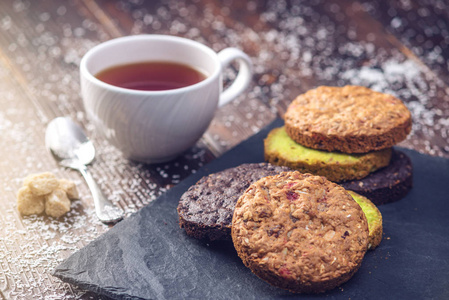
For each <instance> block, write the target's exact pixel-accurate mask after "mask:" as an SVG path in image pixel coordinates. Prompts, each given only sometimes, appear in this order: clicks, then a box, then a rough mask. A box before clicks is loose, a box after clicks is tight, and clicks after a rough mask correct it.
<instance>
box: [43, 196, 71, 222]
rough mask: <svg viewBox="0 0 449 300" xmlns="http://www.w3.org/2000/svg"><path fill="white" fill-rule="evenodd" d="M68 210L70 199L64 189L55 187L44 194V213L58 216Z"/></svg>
mask: <svg viewBox="0 0 449 300" xmlns="http://www.w3.org/2000/svg"><path fill="white" fill-rule="evenodd" d="M69 211H70V200H69V198H68V197H67V194H66V192H65V191H63V190H61V189H56V190H54V191H53V192H51V193H50V194H48V195H47V196H45V213H46V214H47V215H48V216H51V217H54V218H59V217H61V216H63V215H64V214H66V213H67V212H69Z"/></svg>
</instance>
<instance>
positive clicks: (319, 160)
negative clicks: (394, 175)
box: [264, 127, 391, 182]
mask: <svg viewBox="0 0 449 300" xmlns="http://www.w3.org/2000/svg"><path fill="white" fill-rule="evenodd" d="M264 151H265V160H266V161H268V162H269V163H272V164H274V165H280V166H287V167H289V168H291V169H294V170H298V171H300V172H303V173H312V174H315V175H320V176H324V177H326V178H327V179H329V180H330V181H335V182H342V181H347V180H354V179H361V178H364V177H366V176H367V175H368V174H370V173H371V172H374V171H376V170H378V169H379V168H382V167H385V166H387V165H388V164H389V162H390V158H391V148H387V149H383V150H379V151H372V152H368V153H353V154H347V153H341V152H328V151H322V150H317V149H312V148H307V147H305V146H302V145H300V144H298V143H296V142H295V141H294V140H292V139H291V138H290V137H289V136H288V134H287V132H286V131H285V127H281V128H275V129H273V130H272V131H271V132H270V133H269V134H268V136H267V138H266V139H265V140H264Z"/></svg>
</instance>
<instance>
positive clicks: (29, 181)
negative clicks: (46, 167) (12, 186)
mask: <svg viewBox="0 0 449 300" xmlns="http://www.w3.org/2000/svg"><path fill="white" fill-rule="evenodd" d="M23 185H25V186H28V187H29V188H30V190H31V192H32V193H33V194H34V195H36V196H42V195H46V194H49V193H51V192H52V191H53V190H55V189H56V188H58V186H59V182H58V179H56V177H55V175H54V174H53V173H50V172H45V173H39V174H32V175H29V176H27V177H26V178H25V179H24V182H23Z"/></svg>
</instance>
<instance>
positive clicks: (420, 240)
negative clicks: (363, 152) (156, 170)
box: [54, 120, 449, 299]
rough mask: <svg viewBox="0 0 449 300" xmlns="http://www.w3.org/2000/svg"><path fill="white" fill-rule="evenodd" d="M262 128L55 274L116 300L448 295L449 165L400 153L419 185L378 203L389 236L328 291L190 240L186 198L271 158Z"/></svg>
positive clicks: (222, 245) (224, 248)
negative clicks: (269, 275) (289, 283)
mask: <svg viewBox="0 0 449 300" xmlns="http://www.w3.org/2000/svg"><path fill="white" fill-rule="evenodd" d="M282 124H283V123H282V121H281V120H276V121H275V122H274V123H272V124H271V125H269V126H268V127H267V128H265V129H263V130H262V131H261V132H259V133H258V134H257V135H255V136H253V137H251V138H250V139H248V140H247V141H245V142H243V143H241V144H240V145H238V146H237V147H236V148H234V149H232V150H230V151H229V152H227V153H226V154H224V155H223V156H221V157H220V158H218V159H216V160H215V161H213V162H211V163H210V164H209V165H207V166H205V167H203V168H202V169H201V170H199V171H198V172H197V173H196V174H194V175H192V176H190V177H188V178H187V179H186V180H184V181H183V182H181V183H179V184H178V185H177V186H175V187H174V188H172V189H170V190H169V191H168V192H167V193H165V194H164V195H162V196H161V197H160V198H158V199H157V200H156V201H155V202H153V203H151V204H150V205H148V206H147V207H145V208H143V209H141V210H140V211H139V212H137V213H136V214H134V215H132V216H130V217H129V218H128V219H126V220H124V221H122V222H120V223H119V224H117V225H116V226H115V227H114V228H112V229H111V230H109V231H108V232H106V233H105V234H103V235H102V236H100V237H99V238H98V239H96V240H95V241H93V242H92V243H90V244H89V245H87V246H86V247H84V248H83V249H81V250H80V251H78V252H76V253H74V254H73V255H72V256H70V257H69V258H68V259H66V260H65V261H64V262H63V263H62V264H61V265H59V266H58V267H57V268H56V270H55V271H54V275H55V276H57V277H59V278H61V279H62V280H64V281H66V282H69V283H71V284H74V285H77V286H79V287H81V288H84V289H87V290H90V291H93V292H96V293H99V294H103V295H106V296H109V297H112V298H116V299H132V298H145V299H273V298H279V299H286V298H288V299H291V298H294V299H296V298H297V299H306V298H307V299H310V298H326V299H349V298H350V299H449V160H448V159H444V158H437V157H430V156H426V155H422V154H419V153H417V152H415V151H411V150H407V149H401V150H402V151H404V152H405V153H406V154H407V155H409V157H410V158H411V160H412V163H413V166H414V188H413V189H412V191H411V192H410V193H409V194H408V195H407V197H405V198H403V199H402V200H400V201H398V202H395V203H391V204H386V205H382V206H380V207H379V209H380V211H381V212H382V215H383V219H384V239H383V241H382V243H381V245H380V246H379V248H377V249H375V250H374V251H371V252H368V253H367V255H366V256H365V258H364V261H363V264H362V267H361V268H360V270H359V271H358V272H357V273H356V274H355V276H354V277H353V278H352V279H351V280H350V281H349V282H347V283H345V284H344V285H342V286H341V287H340V288H337V289H334V290H332V291H330V292H327V293H325V294H320V295H295V294H292V293H289V292H287V291H283V290H281V289H277V288H274V287H272V286H270V285H269V284H267V283H265V282H264V281H262V280H260V279H258V278H257V277H256V276H255V275H253V274H252V273H251V272H250V271H249V270H248V269H247V268H246V267H244V265H243V263H242V262H241V260H240V259H239V257H238V256H237V255H236V253H235V250H234V248H233V246H232V243H230V242H214V243H206V242H201V241H197V240H195V239H192V238H189V237H188V236H186V235H185V234H184V231H183V230H181V229H180V228H179V226H178V217H177V213H176V207H177V204H178V199H179V197H180V196H181V195H182V193H183V192H184V191H185V190H187V188H188V187H189V186H191V185H192V184H194V183H195V182H196V181H197V180H198V179H199V178H201V177H202V176H204V175H206V174H209V173H212V172H217V171H220V170H223V169H225V168H229V167H233V166H237V165H239V164H242V163H248V162H260V161H263V139H264V138H265V136H266V135H267V133H268V131H269V130H270V129H271V128H274V127H278V126H281V125H282Z"/></svg>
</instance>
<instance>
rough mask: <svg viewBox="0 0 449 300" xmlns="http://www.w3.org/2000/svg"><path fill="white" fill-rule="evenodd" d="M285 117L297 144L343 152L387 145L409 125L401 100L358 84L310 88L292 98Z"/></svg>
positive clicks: (401, 136) (403, 134)
mask: <svg viewBox="0 0 449 300" xmlns="http://www.w3.org/2000/svg"><path fill="white" fill-rule="evenodd" d="M284 119H285V128H286V130H287V133H288V135H289V136H290V137H291V138H292V139H293V140H295V141H296V142H297V143H299V144H301V145H304V146H306V147H309V148H314V149H320V150H327V151H341V152H344V153H365V152H370V151H375V150H381V149H385V148H390V147H392V146H393V145H395V144H397V143H399V142H400V141H402V140H404V139H405V138H406V137H407V135H408V134H409V133H410V131H411V127H412V120H411V114H410V111H409V110H408V109H407V107H406V106H405V105H404V104H403V103H402V102H401V100H399V99H397V98H395V97H393V96H392V95H388V94H383V93H379V92H375V91H373V90H371V89H368V88H366V87H361V86H345V87H326V86H321V87H318V88H316V89H314V90H310V91H308V92H307V93H305V94H302V95H300V96H298V97H297V98H296V99H295V100H293V102H292V103H291V104H290V105H289V107H288V109H287V112H286V113H285V116H284Z"/></svg>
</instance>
